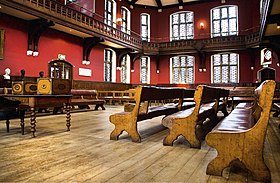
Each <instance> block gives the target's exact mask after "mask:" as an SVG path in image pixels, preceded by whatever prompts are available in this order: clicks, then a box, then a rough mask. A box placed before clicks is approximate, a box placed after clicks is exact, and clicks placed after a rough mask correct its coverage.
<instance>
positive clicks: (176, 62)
mask: <svg viewBox="0 0 280 183" xmlns="http://www.w3.org/2000/svg"><path fill="white" fill-rule="evenodd" d="M179 66H180V62H179V57H174V58H173V67H179Z"/></svg>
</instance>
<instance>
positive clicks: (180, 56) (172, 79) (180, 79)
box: [170, 55, 195, 84]
mask: <svg viewBox="0 0 280 183" xmlns="http://www.w3.org/2000/svg"><path fill="white" fill-rule="evenodd" d="M175 57H179V60H180V62H181V58H182V57H185V58H186V61H187V60H188V57H192V58H193V64H192V66H188V65H187V62H186V67H176V68H180V71H179V73H181V68H185V69H186V70H187V69H188V68H192V69H193V73H192V74H193V81H192V82H188V81H189V80H188V75H187V77H186V80H187V81H186V83H185V82H182V78H181V75H180V76H179V82H178V83H176V82H175V81H174V73H173V70H174V67H173V60H174V58H175ZM180 65H181V63H180ZM186 74H187V72H186ZM193 83H195V57H194V56H191V55H178V56H174V57H171V58H170V84H193Z"/></svg>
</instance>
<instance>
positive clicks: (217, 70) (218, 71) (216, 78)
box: [213, 67, 221, 83]
mask: <svg viewBox="0 0 280 183" xmlns="http://www.w3.org/2000/svg"><path fill="white" fill-rule="evenodd" d="M213 74H214V76H213V79H214V83H220V82H221V80H220V78H221V68H220V67H214V72H213Z"/></svg>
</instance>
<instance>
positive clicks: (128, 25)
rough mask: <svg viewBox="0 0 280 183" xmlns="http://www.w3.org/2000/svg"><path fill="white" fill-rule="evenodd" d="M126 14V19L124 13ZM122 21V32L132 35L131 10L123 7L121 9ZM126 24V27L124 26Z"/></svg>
mask: <svg viewBox="0 0 280 183" xmlns="http://www.w3.org/2000/svg"><path fill="white" fill-rule="evenodd" d="M124 11H125V12H126V16H125V19H124V17H123V12H124ZM121 19H122V24H121V31H122V32H124V33H127V34H130V29H131V27H130V26H131V24H130V21H131V13H130V11H129V9H127V8H126V7H124V6H122V7H121ZM124 23H125V25H126V26H124Z"/></svg>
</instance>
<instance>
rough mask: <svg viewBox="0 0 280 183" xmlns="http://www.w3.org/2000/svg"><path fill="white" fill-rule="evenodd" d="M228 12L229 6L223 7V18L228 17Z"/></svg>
mask: <svg viewBox="0 0 280 183" xmlns="http://www.w3.org/2000/svg"><path fill="white" fill-rule="evenodd" d="M227 17H228V13H227V8H222V18H227Z"/></svg>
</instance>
